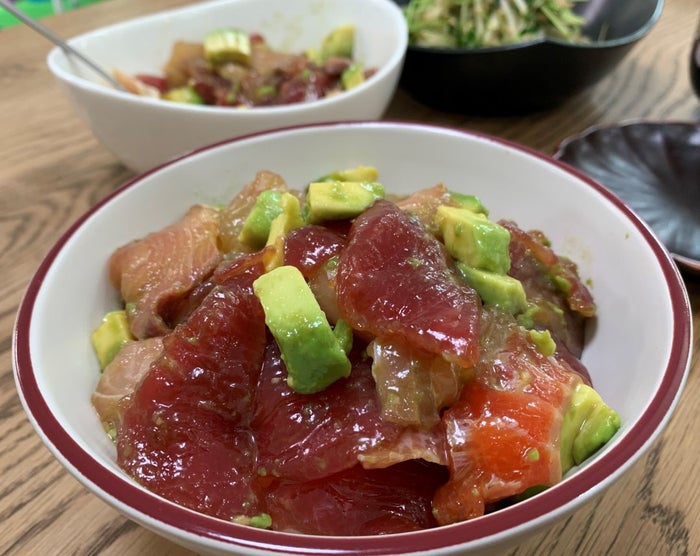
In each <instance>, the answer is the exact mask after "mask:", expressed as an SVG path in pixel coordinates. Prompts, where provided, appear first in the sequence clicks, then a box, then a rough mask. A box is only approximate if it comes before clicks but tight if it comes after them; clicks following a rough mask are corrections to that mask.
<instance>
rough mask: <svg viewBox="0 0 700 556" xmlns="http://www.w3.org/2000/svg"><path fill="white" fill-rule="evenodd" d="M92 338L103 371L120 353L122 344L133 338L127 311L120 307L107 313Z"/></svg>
mask: <svg viewBox="0 0 700 556" xmlns="http://www.w3.org/2000/svg"><path fill="white" fill-rule="evenodd" d="M90 340H91V341H92V346H93V348H94V349H95V353H96V354H97V360H98V361H99V362H100V370H101V371H102V370H104V368H105V367H106V366H107V365H109V363H110V362H111V361H112V359H114V357H115V356H116V355H117V353H119V350H120V349H121V348H122V346H123V345H124V344H125V343H127V342H128V341H129V340H133V336H132V335H131V331H130V329H129V322H128V320H127V317H126V311H124V310H121V309H120V310H117V311H110V312H109V313H107V314H105V316H104V317H102V322H101V323H100V325H99V326H98V327H97V328H96V329H95V330H94V332H93V333H92V335H91V336H90Z"/></svg>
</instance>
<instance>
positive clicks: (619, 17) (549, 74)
mask: <svg viewBox="0 0 700 556" xmlns="http://www.w3.org/2000/svg"><path fill="white" fill-rule="evenodd" d="M395 1H396V2H397V4H399V5H400V6H401V7H402V9H403V10H404V14H405V16H406V19H407V22H408V25H409V47H408V52H407V54H406V60H405V64H404V69H403V73H402V77H401V86H402V87H403V88H404V89H405V90H406V91H407V92H408V93H409V94H410V95H411V96H412V97H413V98H415V99H416V100H417V101H419V102H421V103H423V104H426V105H428V106H431V107H432V108H436V109H438V110H444V111H449V112H457V113H463V114H471V115H509V114H518V113H527V112H532V111H536V110H542V109H546V108H551V107H553V106H556V105H557V104H560V103H561V102H563V101H564V100H566V99H567V98H570V97H571V96H573V95H575V94H577V93H580V92H582V91H583V90H585V89H587V88H588V87H590V86H591V85H593V84H595V83H596V82H598V81H599V80H600V79H602V78H603V77H604V76H605V75H606V74H607V73H608V72H610V71H611V70H612V69H613V68H614V67H615V66H616V65H617V64H618V63H619V62H620V61H621V60H622V59H623V58H624V57H625V55H626V54H627V53H628V52H629V50H630V49H631V48H632V46H633V45H634V44H635V43H636V42H637V41H638V40H640V39H641V38H642V37H644V36H645V35H646V34H647V33H648V32H649V30H650V29H651V28H652V26H653V25H654V24H655V23H656V21H657V20H658V18H659V16H660V15H661V10H662V9H663V0H587V1H576V0H574V1H559V0H543V1H540V2H532V1H530V0H481V1H478V0H467V1H457V0H437V1H434V0H433V1H428V0H395Z"/></svg>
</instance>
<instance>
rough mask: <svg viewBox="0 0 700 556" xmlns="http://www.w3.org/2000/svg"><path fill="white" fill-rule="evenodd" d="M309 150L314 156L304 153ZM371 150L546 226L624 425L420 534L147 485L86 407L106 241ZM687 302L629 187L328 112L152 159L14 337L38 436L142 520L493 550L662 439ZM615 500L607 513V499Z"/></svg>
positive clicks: (390, 165) (384, 172) (515, 150)
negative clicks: (172, 496)
mask: <svg viewBox="0 0 700 556" xmlns="http://www.w3.org/2000/svg"><path fill="white" fill-rule="evenodd" d="M309 153H313V155H310V154H309ZM359 164H368V165H373V166H376V167H377V168H378V169H379V172H380V178H381V181H382V183H383V184H384V185H385V187H386V188H387V190H388V192H393V193H408V192H412V191H415V190H418V189H421V188H425V187H428V186H431V185H433V184H435V183H437V182H440V181H441V182H443V183H445V184H446V185H447V186H448V187H450V188H452V189H454V190H457V191H462V192H465V193H472V194H476V195H478V196H479V197H481V199H482V201H483V202H484V203H485V204H486V206H487V207H488V208H489V209H490V211H491V213H490V215H491V217H493V218H496V219H497V218H512V219H514V220H516V221H517V222H518V223H519V224H520V225H521V226H522V227H524V228H527V229H532V228H537V229H540V230H543V231H544V232H545V233H546V234H547V235H548V236H549V238H550V239H551V240H552V243H553V247H554V249H555V250H556V251H558V252H560V253H561V254H565V255H568V256H570V257H572V258H573V259H575V260H576V261H577V262H578V263H579V268H580V272H581V275H582V277H583V278H584V279H585V280H588V281H589V283H590V284H591V288H592V292H593V294H594V296H595V298H596V301H597V303H598V307H599V315H598V319H597V324H596V326H595V327H593V328H591V329H590V330H588V336H589V337H588V343H587V345H586V348H585V351H584V355H583V361H584V363H585V364H586V365H587V367H588V369H589V371H590V373H591V375H592V379H593V383H594V385H595V387H596V389H597V390H598V391H599V392H600V393H601V395H602V396H603V397H604V398H605V399H606V400H607V401H608V403H609V404H610V405H611V406H612V407H614V408H615V409H617V410H618V412H619V413H620V415H621V418H622V426H621V429H620V430H619V432H618V434H617V435H616V436H615V437H614V438H613V439H612V440H611V441H610V443H609V444H607V445H606V446H605V447H604V449H603V450H601V451H600V452H599V453H597V454H596V455H595V456H594V457H592V458H591V459H590V460H588V461H587V462H585V463H584V464H583V465H582V466H580V467H579V468H576V469H574V470H572V472H570V473H569V475H568V476H567V477H566V478H565V480H564V481H563V482H562V483H560V484H559V485H557V486H555V487H553V488H551V489H549V490H547V491H546V492H543V493H542V494H540V495H537V496H535V497H533V498H530V499H529V500H527V501H525V502H522V503H519V504H516V505H513V506H511V507H508V508H506V509H503V510H499V511H498V512H495V513H492V514H489V515H486V516H484V517H480V518H477V519H474V520H472V521H467V522H464V523H459V524H455V525H450V526H446V527H442V528H438V529H432V530H426V531H421V532H417V533H406V534H400V535H384V536H378V537H356V538H350V537H322V536H321V537H319V536H304V535H296V534H287V533H279V532H272V531H266V530H260V529H255V528H250V527H244V526H240V525H236V524H234V523H229V522H224V521H220V520H217V519H214V518H210V517H206V516H204V515H201V514H197V513H194V512H192V511H189V510H187V509H185V508H183V507H179V506H177V505H175V504H172V503H169V502H167V501H165V500H163V499H161V498H159V497H158V496H155V495H153V494H151V493H149V492H148V491H146V490H144V489H143V488H141V487H140V486H138V485H137V484H136V483H134V482H133V481H132V480H131V479H130V478H129V477H127V476H126V475H125V474H124V473H123V472H122V471H121V470H120V469H119V467H118V466H117V464H116V463H115V450H114V447H113V445H112V444H111V443H110V441H109V440H108V439H107V438H106V436H105V434H104V433H103V431H102V428H101V426H100V423H99V421H98V418H97V416H96V414H95V412H94V411H93V408H92V407H91V404H90V395H91V393H92V391H93V389H94V387H95V385H96V383H97V380H98V377H99V369H98V365H97V362H96V360H95V356H94V353H93V351H92V347H91V344H90V339H89V336H90V333H91V332H92V330H93V328H94V327H95V325H96V323H98V322H99V320H100V319H101V317H102V316H103V314H104V313H105V312H106V311H107V310H108V309H112V308H115V307H116V306H117V305H116V304H117V299H116V296H115V292H114V291H113V289H112V287H111V286H110V285H109V283H108V279H107V272H106V264H107V260H108V257H109V256H110V253H111V252H112V251H113V250H114V249H115V248H116V247H117V246H120V245H122V244H124V243H126V242H128V241H130V240H132V239H134V238H136V237H138V236H141V235H144V234H146V233H147V232H150V231H153V230H157V229H159V228H161V227H163V226H165V225H166V224H169V223H171V222H173V221H174V220H175V219H177V218H178V217H179V216H180V215H182V214H183V213H184V211H185V210H186V209H187V208H188V207H189V206H191V205H192V204H194V203H197V202H206V203H216V202H225V201H227V200H229V199H230V198H231V197H232V195H233V194H234V193H235V192H236V191H237V190H239V189H240V188H241V187H242V186H243V185H244V184H246V182H248V181H250V180H251V179H252V178H253V176H254V174H255V173H256V171H258V170H261V169H267V170H272V171H275V172H278V173H280V174H281V175H282V176H283V177H284V178H285V179H286V180H287V182H288V183H289V184H290V185H292V186H293V187H303V184H305V183H307V182H308V181H309V180H311V179H313V178H314V177H317V176H320V175H324V174H326V173H328V172H330V171H332V170H336V169H340V168H349V167H353V166H356V165H359ZM691 322H692V321H691V315H690V307H689V302H688V297H687V293H686V290H685V288H684V285H683V282H682V280H681V278H680V275H679V273H678V270H677V268H676V265H675V264H674V263H673V261H672V259H671V258H670V256H669V254H668V252H667V251H666V249H665V248H664V247H663V246H662V244H661V243H660V242H659V241H658V240H657V238H656V237H655V236H654V235H653V233H652V232H651V231H650V229H649V228H648V227H647V226H646V225H645V224H643V223H642V222H641V221H640V219H639V218H638V217H636V216H635V215H634V213H633V212H631V211H630V210H629V209H628V208H627V207H626V206H625V205H624V204H623V203H622V202H621V201H620V200H619V199H618V198H617V197H615V196H614V195H613V194H612V193H610V192H609V191H608V190H606V189H605V188H603V187H602V186H600V185H599V184H597V183H596V182H594V181H592V180H591V179H589V178H587V177H585V176H584V175H583V174H580V173H577V172H576V171H575V170H573V169H572V168H570V167H568V166H566V165H564V164H562V163H560V162H557V161H555V160H553V159H551V158H549V157H546V156H544V155H542V154H538V153H536V152H533V151H530V150H528V149H526V148H524V147H520V146H517V145H514V144H510V143H507V142H504V141H501V140H499V139H495V138H492V137H487V136H482V135H476V134H470V133H465V132H462V131H457V130H452V129H446V128H439V127H428V126H423V125H417V124H416V125H414V124H405V123H403V124H402V123H390V122H383V123H381V122H350V123H347V122H346V123H332V124H319V125H313V126H302V127H296V128H290V129H283V130H277V131H272V132H268V133H263V134H254V135H251V136H248V137H244V138H239V139H237V140H232V141H227V142H223V143H219V144H217V145H215V146H212V147H209V148H205V149H202V150H199V151H197V152H195V153H193V154H191V155H189V156H186V157H183V158H180V159H178V160H175V161H172V162H170V163H168V164H166V165H164V166H162V167H160V168H157V169H154V170H152V171H150V172H148V173H145V174H143V175H141V176H139V177H137V178H135V179H133V180H132V181H130V182H128V183H126V184H125V185H124V186H122V187H121V188H119V189H118V190H116V191H115V192H113V193H112V194H111V195H109V196H108V197H107V198H105V199H104V200H102V201H101V202H99V203H98V204H97V205H96V206H94V207H93V208H92V209H90V210H89V211H88V212H87V213H86V214H85V215H84V216H83V217H81V218H80V219H79V220H78V221H77V222H76V223H75V224H74V225H73V226H72V227H71V228H70V229H69V230H68V231H67V232H66V233H65V234H64V235H63V236H62V237H61V238H60V240H59V241H58V242H57V244H56V245H55V247H53V249H51V251H50V252H49V253H48V255H47V256H46V258H45V260H44V261H43V262H42V264H41V266H40V267H39V269H38V271H37V273H36V275H35V276H34V278H33V279H32V281H31V283H30V284H29V287H28V289H27V291H26V295H25V297H24V299H23V301H22V304H21V307H20V310H19V313H18V316H17V320H16V329H15V336H14V346H13V347H14V366H15V378H16V381H17V386H18V390H19V393H20V396H21V399H22V403H23V404H24V407H25V409H26V412H27V414H28V416H29V419H30V420H31V422H32V423H33V425H34V427H35V428H36V431H37V432H38V434H39V435H40V436H41V437H42V439H43V441H44V442H45V443H46V445H47V446H48V447H49V449H50V450H51V451H52V452H53V453H54V454H55V455H56V457H57V458H58V459H59V460H60V461H61V462H62V463H63V464H64V465H65V466H66V467H67V469H68V470H69V471H70V472H71V473H73V474H74V475H75V476H76V477H77V478H78V480H80V481H81V482H82V483H83V484H84V485H85V486H86V487H87V488H89V489H90V490H91V491H92V492H94V493H95V494H96V495H97V496H99V497H100V498H102V499H103V500H105V501H106V502H108V503H109V504H111V505H113V506H114V507H115V508H117V509H118V510H119V511H121V512H123V513H124V514H125V515H126V516H128V517H129V518H131V519H133V520H134V521H136V522H138V523H140V524H142V525H143V526H145V527H148V528H149V529H152V530H154V531H156V532H158V533H160V534H162V535H165V536H166V537H169V538H170V539H172V540H173V541H175V542H177V543H181V544H182V545H185V546H188V547H190V548H192V549H194V550H196V551H198V552H200V553H202V554H230V553H237V554H264V553H270V554H287V553H296V554H299V553H316V554H321V553H323V554H330V553H333V554H345V555H347V554H375V555H379V554H405V553H412V552H421V553H431V554H442V555H446V554H490V553H495V552H496V551H498V550H500V549H504V548H507V547H509V546H512V545H514V544H515V543H517V542H520V541H522V539H523V538H524V537H526V536H528V535H531V534H533V533H534V532H535V531H538V530H540V529H541V528H543V527H546V526H549V525H551V524H552V523H554V522H555V521H556V520H559V519H561V518H563V517H565V516H567V515H569V514H570V513H571V512H573V511H575V510H576V509H577V508H578V507H580V506H581V505H583V504H584V503H586V502H588V501H590V500H591V499H592V498H594V497H596V496H597V495H599V494H600V493H601V492H602V491H603V490H604V489H606V488H607V487H609V486H610V485H611V484H612V483H613V482H614V481H615V480H616V479H618V478H619V477H620V475H621V474H622V473H624V472H625V471H626V470H627V469H628V468H629V467H630V466H631V465H632V464H633V463H634V462H635V461H636V460H637V459H638V458H639V457H640V456H641V455H642V454H643V453H644V452H645V450H647V448H649V446H650V444H651V443H652V442H653V441H654V439H655V438H656V437H657V436H658V435H659V433H660V431H661V430H662V429H663V427H664V426H665V424H666V423H667V421H668V419H669V417H670V415H671V413H672V411H673V409H674V407H675V405H676V402H677V401H678V398H679V396H680V395H681V391H682V388H683V385H684V382H685V378H686V374H687V372H688V368H689V362H690V355H691V353H690V352H691V349H690V343H691V339H692V324H691ZM602 511H604V510H602Z"/></svg>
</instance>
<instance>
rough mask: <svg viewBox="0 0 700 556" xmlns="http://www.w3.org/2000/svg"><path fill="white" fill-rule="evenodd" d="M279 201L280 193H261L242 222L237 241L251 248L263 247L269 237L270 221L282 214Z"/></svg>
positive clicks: (269, 190) (274, 191) (271, 190)
mask: <svg viewBox="0 0 700 556" xmlns="http://www.w3.org/2000/svg"><path fill="white" fill-rule="evenodd" d="M281 199H282V192H281V191H276V190H273V189H268V190H266V191H261V192H260V193H259V194H258V196H257V198H256V199H255V204H254V205H253V208H252V209H250V212H249V213H248V216H247V217H246V219H245V221H244V222H243V227H242V228H241V232H240V233H239V234H238V240H239V241H240V242H242V243H245V244H246V245H249V246H251V247H253V248H257V249H259V248H261V247H263V246H264V245H265V243H266V242H267V238H268V236H269V235H270V226H271V225H272V221H273V220H274V219H275V218H277V216H278V215H279V214H280V213H281V212H282V205H281V203H280V201H281Z"/></svg>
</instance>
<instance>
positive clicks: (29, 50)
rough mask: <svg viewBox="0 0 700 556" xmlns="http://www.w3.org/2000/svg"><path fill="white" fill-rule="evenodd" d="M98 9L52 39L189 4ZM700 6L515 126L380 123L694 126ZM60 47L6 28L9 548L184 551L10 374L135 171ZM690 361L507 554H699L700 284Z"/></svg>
mask: <svg viewBox="0 0 700 556" xmlns="http://www.w3.org/2000/svg"><path fill="white" fill-rule="evenodd" d="M187 3H190V2H187V1H185V0H149V1H148V2H143V1H142V0H105V1H104V2H102V3H98V4H94V5H91V6H89V7H86V8H81V9H79V10H77V11H74V12H69V13H66V14H63V15H60V16H56V17H53V18H50V19H48V20H46V21H47V24H48V25H49V26H50V27H51V28H52V29H53V30H54V31H56V32H57V33H58V34H59V35H61V36H64V37H70V36H73V35H75V34H78V33H81V32H84V31H87V30H90V29H93V28H95V27H99V26H102V25H105V24H108V23H113V22H117V21H120V20H123V19H126V18H128V17H132V16H136V15H141V14H144V13H147V12H153V11H157V10H160V9H163V8H168V7H175V6H179V5H183V4H187ZM699 19H700V5H699V4H698V0H667V2H666V6H665V8H664V12H663V14H662V17H661V20H660V21H659V22H658V24H657V25H656V26H655V27H654V29H653V30H652V31H651V33H650V34H649V35H648V36H647V37H646V38H645V39H644V40H642V41H641V42H640V43H639V44H638V45H637V46H636V47H635V48H634V50H633V51H632V53H631V54H630V55H629V56H628V58H626V59H625V61H624V62H623V63H622V64H621V65H620V66H618V68H616V70H615V71H614V72H613V73H612V74H611V75H610V76H608V77H606V78H605V79H604V80H603V81H601V82H600V83H599V84H598V85H597V86H595V87H593V88H592V89H590V90H588V91H585V92H584V93H581V94H580V95H578V96H577V97H575V98H573V99H571V100H570V101H569V102H567V103H566V104H565V105H563V106H561V107H559V108H557V109H554V110H551V111H545V112H541V113H538V114H533V115H529V116H525V117H509V118H470V117H465V116H460V115H456V114H447V113H441V112H437V111H434V110H431V109H429V108H427V107H425V106H423V105H421V104H419V103H417V102H415V101H413V100H412V99H411V98H410V97H408V96H407V95H406V94H405V93H404V92H403V91H398V92H397V94H396V96H395V98H394V100H393V102H392V104H391V106H390V107H389V109H388V111H387V113H386V115H385V118H386V119H390V120H409V121H418V122H432V123H437V124H443V125H448V126H453V127H457V128H463V129H470V130H476V131H480V132H484V133H489V134H493V135H497V136H500V137H504V138H506V139H510V140H514V141H518V142H520V143H523V144H525V145H528V146H530V147H532V148H534V149H538V150H540V151H543V152H546V153H552V152H553V151H554V150H555V149H556V147H557V145H558V144H559V142H560V141H561V140H563V139H564V138H565V137H567V136H569V135H572V134H574V133H576V132H579V131H581V130H582V129H584V128H586V127H588V126H590V125H594V124H597V123H604V122H614V121H622V120H629V119H637V118H651V119H665V120H695V121H697V120H700V102H699V101H698V100H697V99H696V98H695V97H694V96H693V95H692V92H691V88H690V84H689V78H688V55H689V49H690V43H691V38H692V35H693V32H694V31H695V28H696V26H697V22H698V20H699ZM50 47H51V45H50V44H48V43H47V42H46V41H45V39H43V38H42V37H40V36H39V35H36V34H35V33H33V32H32V31H30V30H29V29H27V28H24V27H14V28H10V29H5V30H0V91H2V93H0V232H1V233H0V269H1V270H2V279H1V280H0V524H1V525H0V554H8V555H34V554H37V555H45V554H62V555H65V554H75V555H92V554H100V555H108V556H112V555H120V556H121V555H125V556H127V555H128V556H131V555H141V554H148V555H174V556H180V555H183V556H184V555H187V554H191V552H189V551H187V550H185V549H183V548H180V547H178V546H176V545H174V544H172V543H170V542H168V541H166V540H164V539H162V538H160V537H158V536H157V535H155V534H153V533H151V532H149V531H147V530H146V529H143V528H141V527H140V526H138V525H135V524H133V523H131V522H130V521H128V520H126V519H125V518H123V517H122V516H121V515H120V514H119V513H117V512H116V511H115V510H114V509H112V508H111V507H109V506H107V505H106V504H105V503H103V502H102V501H101V500H100V499H98V498H97V497H95V496H93V495H92V494H90V493H89V492H88V491H87V490H86V489H85V488H84V487H83V486H82V485H80V484H79V483H78V481H77V480H75V479H74V478H73V477H72V475H70V474H69V473H68V472H67V471H66V470H65V469H64V468H63V467H62V466H61V464H60V463H59V462H58V461H57V460H55V459H54V458H53V456H52V455H51V454H50V453H49V451H48V450H47V449H46V448H45V447H44V446H43V444H42V443H41V440H40V439H39V437H38V436H37V435H36V434H35V432H34V430H33V428H32V426H31V425H30V423H29V421H28V420H27V418H26V416H25V414H24V412H23V410H22V407H21V404H20V401H19V398H18V395H17V392H16V390H15V385H14V381H13V375H12V361H11V359H12V355H11V343H12V327H13V324H14V318H15V313H16V310H17V307H18V305H19V303H20V300H21V297H22V295H23V292H24V290H25V288H26V286H27V284H28V282H29V281H30V279H31V277H32V275H33V273H34V271H35V270H36V267H37V266H38V265H39V263H40V262H41V260H42V258H43V256H44V255H45V254H46V252H47V251H48V250H49V249H50V247H51V246H52V245H53V243H54V242H55V241H56V240H57V239H58V238H59V237H60V235H61V234H62V233H63V232H64V231H65V230H66V229H67V228H68V227H69V226H70V225H71V223H72V222H73V221H74V220H75V219H77V218H78V217H79V216H80V215H81V214H82V213H83V212H84V211H85V210H87V209H88V208H89V207H90V206H92V205H93V204H94V203H96V202H97V201H98V200H100V199H101V198H103V197H104V196H105V195H106V194H108V193H109V192H110V191H112V190H113V189H114V188H116V187H117V186H119V185H120V184H121V183H123V182H124V181H125V180H127V179H128V178H130V177H131V176H132V173H131V172H130V171H129V170H127V169H126V168H124V167H123V166H121V165H120V164H119V163H118V162H117V161H116V160H115V158H114V157H113V156H112V155H111V154H110V153H108V152H106V151H105V150H104V149H102V148H101V147H100V145H99V144H98V143H97V142H96V140H95V139H94V138H93V137H92V135H91V134H90V132H89V131H88V130H87V129H86V128H85V127H84V125H83V124H82V122H81V121H80V120H79V119H78V117H77V116H76V113H75V112H74V110H73V108H72V107H71V106H70V105H69V104H68V103H67V101H66V100H65V99H64V97H63V96H62V95H61V93H60V91H59V90H58V88H57V86H56V84H55V83H54V81H53V78H52V77H51V75H50V74H49V72H48V69H47V67H46V63H45V57H46V54H47V53H48V51H49V49H50ZM686 283H687V286H688V290H689V295H690V298H691V304H692V308H693V315H694V325H695V336H694V339H693V341H694V348H695V352H694V356H693V361H692V367H691V372H690V375H689V377H688V382H687V385H686V388H685V391H684V393H683V396H682V398H681V400H680V402H679V404H678V407H677V409H676V411H675V413H674V415H673V417H672V418H671V420H670V422H669V424H668V426H667V428H666V430H665V431H664V433H663V434H662V435H661V437H660V438H659V439H658V440H657V441H656V442H655V443H654V444H653V445H652V446H651V447H650V449H649V451H648V452H647V454H646V455H645V456H644V457H643V458H642V459H640V461H638V462H637V463H636V464H635V465H633V466H632V467H631V469H630V470H629V471H628V472H627V473H626V474H625V475H624V476H623V477H622V478H621V479H620V480H619V481H618V482H617V483H616V484H615V485H613V486H612V487H611V488H610V489H608V490H607V491H606V492H605V493H603V494H602V496H600V497H599V498H597V499H596V500H595V501H594V502H592V503H589V504H588V505H587V506H585V507H584V508H583V509H581V510H580V511H578V512H576V513H575V514H573V515H571V516H569V517H567V518H565V519H563V520H562V521H560V522H559V523H557V524H555V525H554V526H553V527H551V528H549V529H547V530H545V531H543V532H542V533H540V534H538V535H537V536H535V537H533V538H532V539H530V540H529V541H528V542H526V543H524V544H523V545H522V546H520V547H518V548H517V549H514V550H512V551H511V552H510V553H509V556H530V555H534V554H554V555H614V556H617V555H626V554H661V555H669V556H692V555H695V554H700V480H698V478H697V463H696V460H697V457H698V447H697V442H698V434H697V426H698V423H700V355H699V353H700V278H699V277H697V276H686Z"/></svg>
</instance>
